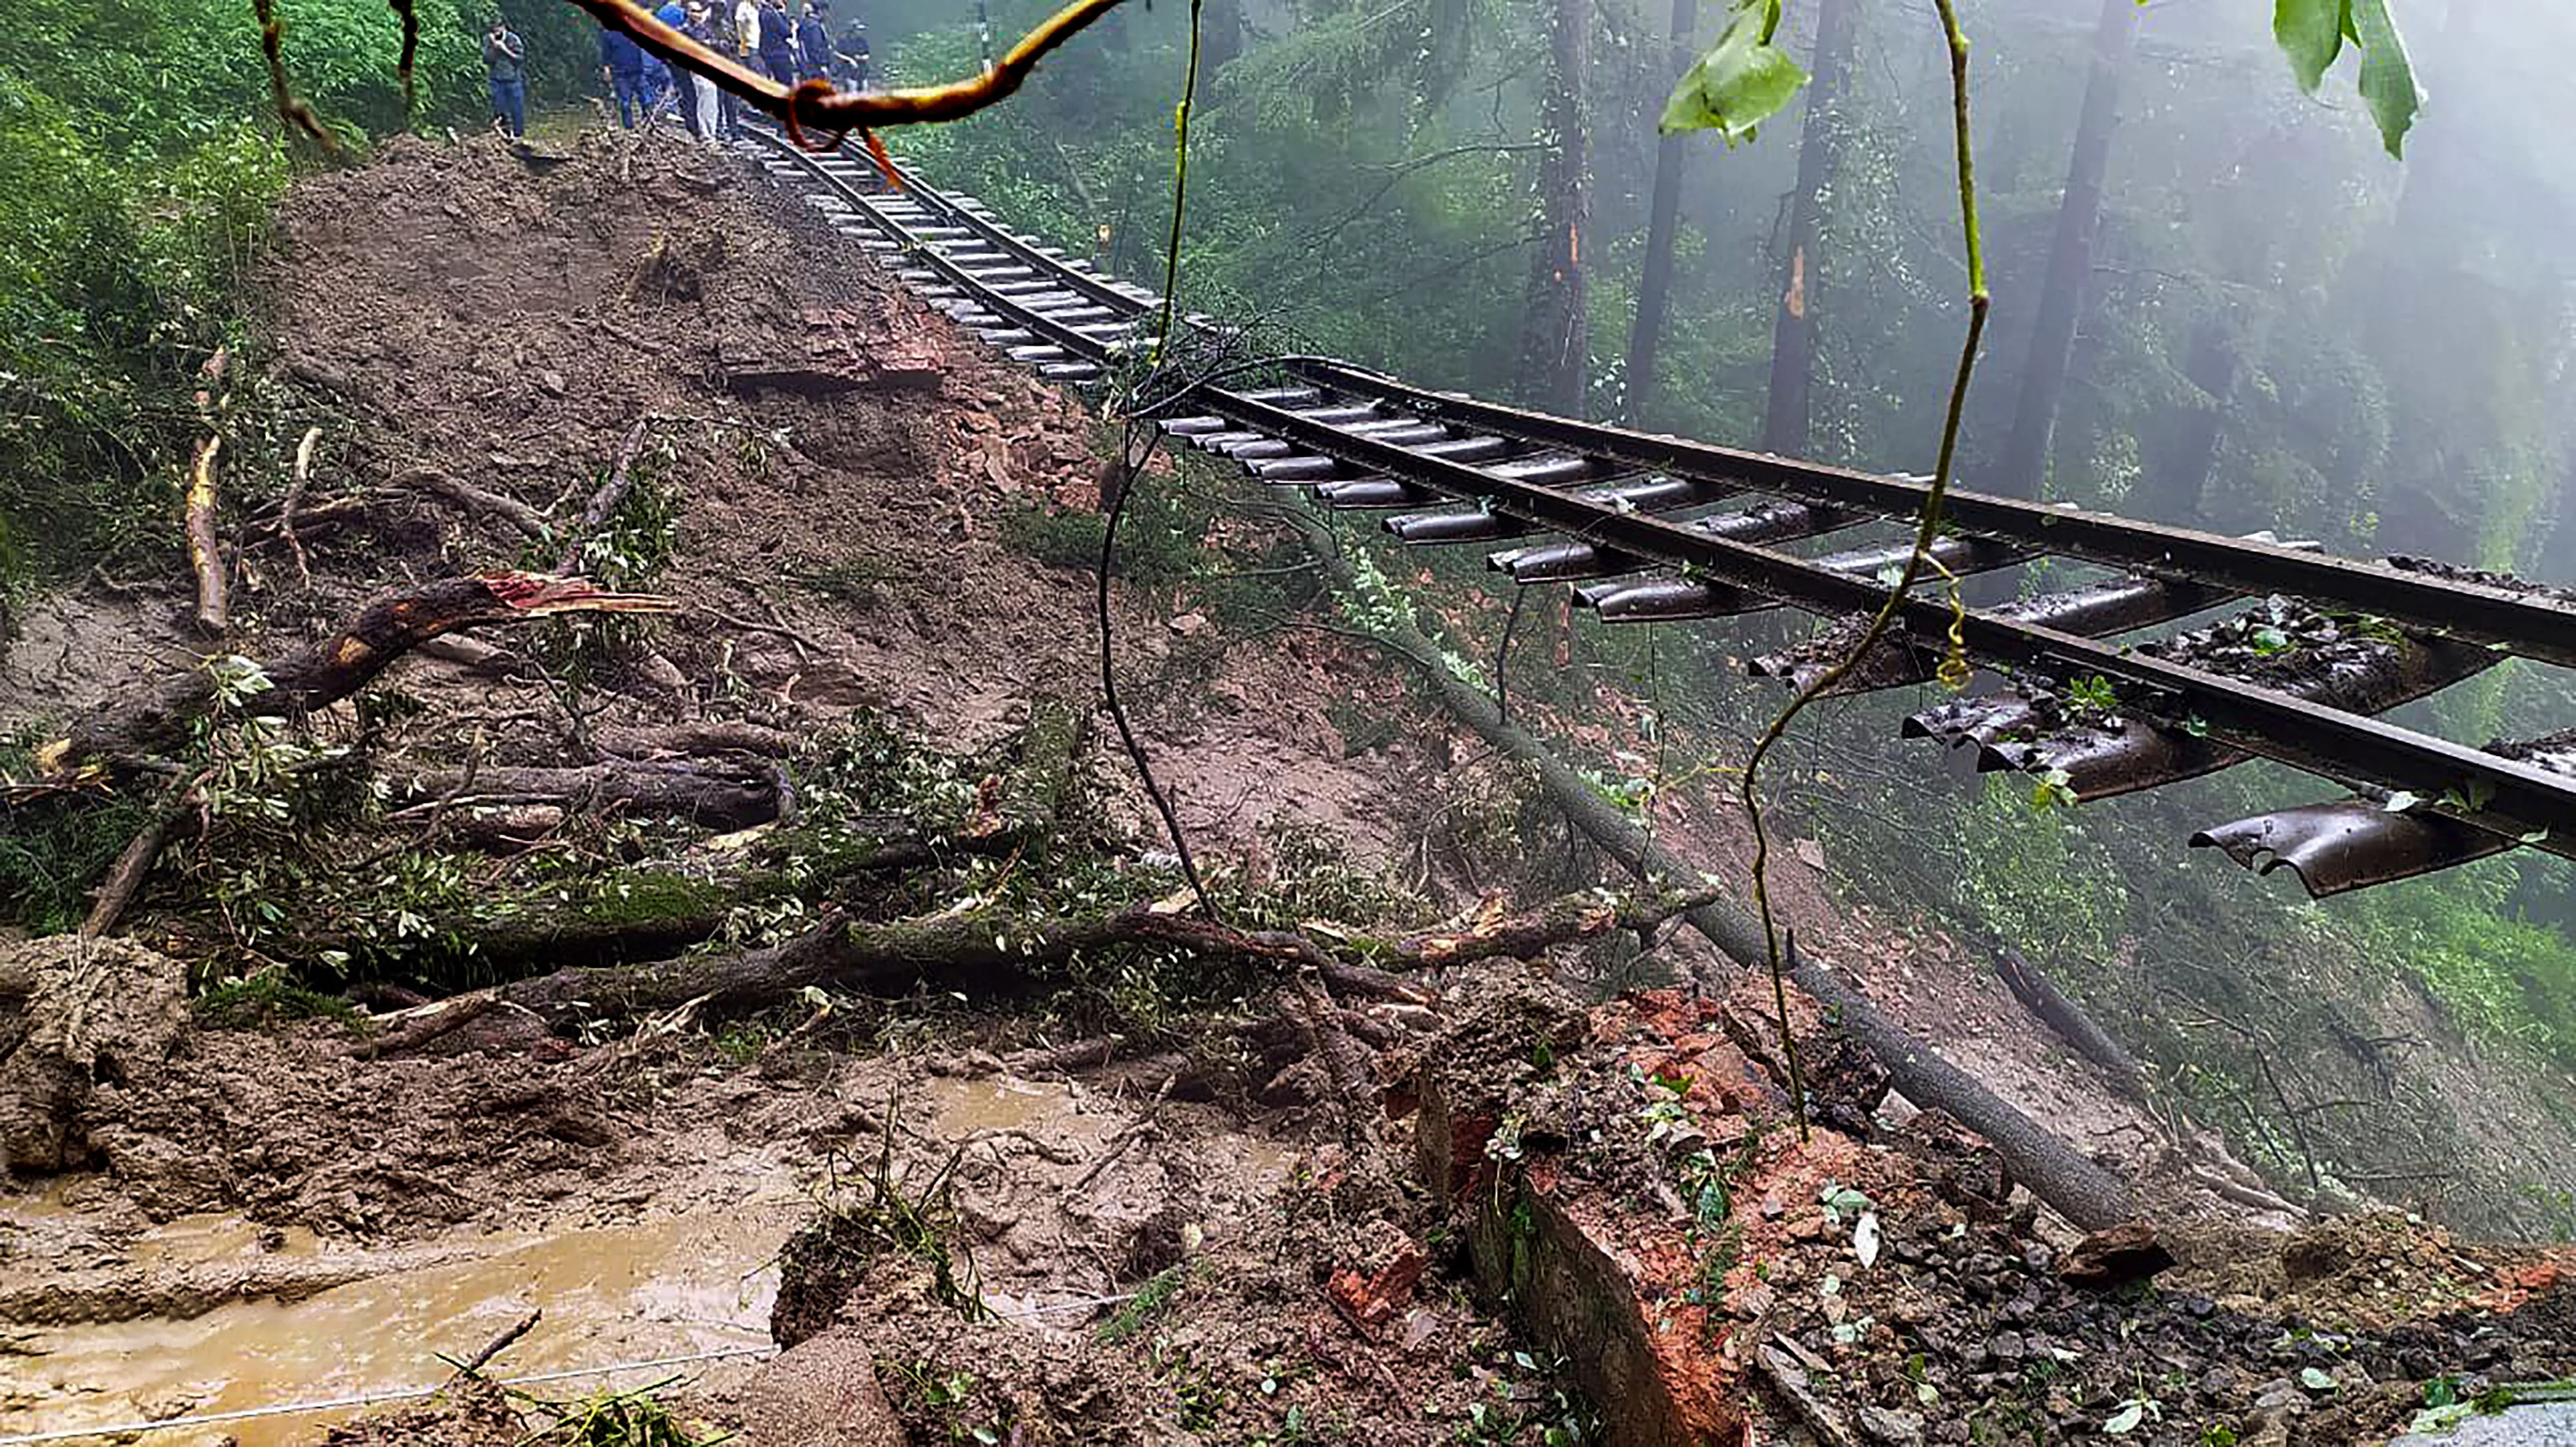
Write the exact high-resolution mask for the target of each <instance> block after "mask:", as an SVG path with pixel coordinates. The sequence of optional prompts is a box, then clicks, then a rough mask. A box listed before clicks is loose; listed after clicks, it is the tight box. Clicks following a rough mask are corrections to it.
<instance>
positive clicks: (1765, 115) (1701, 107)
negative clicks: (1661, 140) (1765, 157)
mask: <svg viewBox="0 0 2576 1447" xmlns="http://www.w3.org/2000/svg"><path fill="white" fill-rule="evenodd" d="M1779 29H1780V0H1737V3H1736V6H1735V13H1734V14H1733V15H1732V16H1731V17H1729V18H1728V20H1727V22H1726V32H1725V34H1723V35H1721V36H1719V37H1718V41H1717V44H1716V45H1715V46H1714V47H1712V48H1711V49H1710V50H1709V52H1708V54H1706V55H1703V56H1701V57H1700V58H1699V61H1698V63H1697V64H1695V65H1693V66H1692V67H1691V68H1690V70H1689V72H1688V73H1686V74H1685V75H1683V76H1682V80H1681V84H1680V85H1679V86H1677V87H1675V88H1674V90H1673V98H1672V99H1671V100H1670V101H1669V102H1667V103H1666V104H1665V106H1664V119H1663V129H1664V130H1665V131H1667V132H1671V131H1715V132H1717V133H1718V134H1719V135H1720V136H1722V137H1724V138H1725V140H1726V143H1727V144H1728V145H1730V146H1732V145H1734V144H1736V143H1737V142H1739V141H1749V140H1752V139H1753V136H1754V131H1755V128H1757V127H1758V126H1760V125H1761V124H1762V122H1764V121H1766V120H1769V119H1770V118H1771V117H1773V116H1775V115H1778V114H1779V113H1780V112H1781V111H1782V110H1783V109H1785V108H1786V107H1787V106H1788V104H1789V102H1790V100H1791V99H1792V98H1793V97H1795V96H1796V95H1797V94H1798V90H1799V88H1800V87H1802V86H1804V85H1805V84H1806V83H1807V72H1806V71H1805V70H1803V69H1801V68H1800V67H1799V65H1798V63H1797V62H1796V61H1794V60H1791V59H1790V58H1789V53H1788V52H1787V51H1785V50H1782V49H1781V48H1780V47H1779V46H1777V45H1774V44H1772V37H1773V36H1774V35H1776V34H1777V33H1778V31H1779Z"/></svg>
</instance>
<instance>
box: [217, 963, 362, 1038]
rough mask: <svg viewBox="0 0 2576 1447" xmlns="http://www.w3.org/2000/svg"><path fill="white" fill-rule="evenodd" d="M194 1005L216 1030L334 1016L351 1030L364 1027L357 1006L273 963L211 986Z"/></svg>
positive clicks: (259, 1027) (282, 1023)
mask: <svg viewBox="0 0 2576 1447" xmlns="http://www.w3.org/2000/svg"><path fill="white" fill-rule="evenodd" d="M196 1009H197V1018H198V1019H199V1020H201V1021H203V1022H205V1023H206V1024H208V1025H211V1026H213V1027H215V1028H216V1029H218V1030H259V1029H266V1028H268V1027H271V1026H275V1025H284V1024H292V1023H294V1022H295V1021H299V1020H337V1021H339V1022H340V1023H341V1024H343V1025H347V1026H349V1027H350V1028H351V1029H353V1030H354V1029H362V1028H364V1021H365V1017H364V1016H362V1015H361V1014H359V1012H358V1007H357V1006H355V1005H352V1004H350V1003H349V1002H348V1001H346V1000H344V999H341V998H340V997H339V996H337V995H325V994H323V993H322V992H321V991H319V990H308V989H306V988H305V987H303V986H302V985H299V984H297V983H295V981H294V979H293V977H291V976H289V975H288V974H287V973H286V971H285V970H283V969H280V968H277V967H275V966H271V967H270V968H268V969H265V970H260V971H257V972H255V973H253V974H250V975H245V976H243V977H242V978H240V979H238V980H226V981H224V982H223V983H221V984H219V985H216V986H214V987H213V988H211V989H209V990H207V991H206V992H205V993H204V994H203V995H200V996H198V997H197V1006H196Z"/></svg>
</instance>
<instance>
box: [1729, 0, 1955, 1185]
mask: <svg viewBox="0 0 2576 1447" xmlns="http://www.w3.org/2000/svg"><path fill="white" fill-rule="evenodd" d="M1933 3H1934V5H1935V7H1936V8H1937V9H1938V10H1939V11H1940V14H1941V29H1942V35H1943V39H1944V40H1945V41H1947V43H1948V45H1949V48H1950V102H1951V121H1952V128H1953V130H1954V131H1955V141H1956V145H1957V149H1958V158H1959V225H1960V230H1961V232H1962V233H1963V234H1964V236H1965V237H1966V246H1967V259H1968V336H1967V341H1966V342H1965V343H1964V344H1963V345H1962V346H1961V347H1960V349H1959V369H1958V372H1957V375H1956V376H1954V377H1953V378H1952V380H1951V383H1950V407H1949V412H1948V414H1947V415H1946V416H1945V417H1944V418H1943V420H1942V423H1941V454H1940V460H1939V462H1938V463H1937V464H1936V465H1935V466H1934V468H1933V472H1932V487H1931V490H1930V491H1929V492H1927V493H1926V494H1925V495H1924V498H1923V513H1922V516H1921V517H1920V518H1919V519H1918V520H1917V522H1916V524H1915V529H1914V551H1913V552H1912V553H1911V554H1909V555H1908V556H1907V557H1906V559H1905V569H1904V571H1903V572H1902V573H1901V574H1900V575H1899V576H1898V577H1897V580H1896V583H1895V586H1893V587H1891V588H1889V589H1888V592H1887V601H1886V602H1885V603H1882V604H1880V605H1879V610H1878V614H1877V616H1876V617H1874V618H1872V619H1870V623H1869V628H1868V629H1867V631H1865V632H1863V633H1862V634H1861V636H1860V638H1859V640H1858V641H1856V642H1855V643H1853V645H1852V647H1851V651H1850V652H1849V653H1847V654H1845V655H1844V656H1843V659H1842V661H1841V662H1839V663H1837V664H1835V665H1834V666H1833V667H1832V668H1829V669H1827V670H1825V672H1823V673H1821V674H1819V675H1817V677H1816V678H1815V679H1814V680H1813V681H1811V682H1810V683H1808V685H1807V686H1806V687H1805V688H1802V689H1800V690H1799V691H1798V693H1797V696H1796V697H1794V698H1792V699H1790V700H1789V706H1788V707H1787V708H1784V709H1782V710H1781V711H1780V716H1779V717H1778V718H1775V719H1773V720H1772V721H1771V727H1770V728H1768V729H1766V730H1764V731H1763V734H1762V737H1761V739H1760V740H1759V741H1758V742H1756V743H1755V744H1754V746H1753V753H1752V756H1751V757H1749V758H1747V759H1746V760H1745V763H1744V778H1743V787H1742V797H1743V800H1744V809H1745V812H1746V813H1747V814H1748V815H1750V816H1751V817H1752V820H1753V903H1754V906H1755V907H1756V908H1757V909H1758V910H1759V911H1760V913H1761V916H1762V934H1763V943H1764V947H1765V948H1766V949H1767V950H1768V951H1769V954H1770V962H1771V1002H1772V1007H1773V1009H1774V1010H1775V1011H1776V1012H1777V1014H1778V1017H1779V1019H1778V1024H1779V1028H1780V1047H1781V1054H1782V1057H1783V1059H1784V1060H1785V1061H1786V1062H1787V1064H1788V1067H1789V1101H1790V1107H1791V1109H1792V1111H1793V1112H1794V1113H1795V1114H1796V1116H1797V1121H1798V1138H1799V1139H1800V1140H1802V1141H1803V1140H1805V1139H1806V1138H1807V1089H1806V1079H1805V1076H1804V1075H1803V1074H1802V1073H1801V1070H1800V1066H1799V1062H1798V1046H1797V1042H1796V1040H1795V1039H1794V1038H1793V1036H1792V1035H1791V1033H1790V1029H1789V986H1788V977H1787V972H1786V970H1785V969H1784V967H1783V964H1782V960H1781V956H1780V927H1779V923H1778V921H1777V920H1775V919H1774V918H1773V917H1772V913H1771V891H1770V887H1769V869H1770V863H1771V835H1770V831H1769V829H1768V827H1767V826H1766V822H1765V820H1764V819H1763V816H1762V799H1761V795H1760V793H1759V791H1758V788H1757V784H1758V782H1759V774H1760V771H1761V768H1762V761H1763V760H1764V759H1765V758H1767V757H1769V755H1770V753H1771V749H1772V746H1773V745H1775V744H1777V743H1779V742H1780V739H1781V736H1782V735H1784V734H1786V733H1787V732H1788V729H1789V725H1790V723H1791V722H1793V721H1794V720H1795V719H1796V718H1797V717H1798V715H1799V714H1801V713H1803V712H1805V711H1806V708H1807V705H1809V704H1811V703H1813V702H1815V701H1816V699H1817V698H1819V697H1820V696H1822V695H1823V694H1825V693H1827V692H1829V691H1831V690H1832V689H1833V688H1834V687H1836V686H1837V685H1839V684H1840V683H1841V682H1842V681H1843V679H1844V678H1845V677H1847V676H1848V675H1849V674H1850V673H1851V671H1852V670H1853V669H1854V668H1855V667H1858V666H1859V664H1860V661H1861V659H1863V658H1865V657H1867V656H1868V654H1869V651H1870V650H1871V649H1872V648H1874V647H1876V646H1877V645H1878V641H1879V639H1881V638H1883V637H1885V636H1886V634H1887V630H1888V627H1889V626H1890V625H1891V624H1893V623H1894V622H1895V621H1896V610H1897V609H1898V608H1899V607H1901V606H1903V604H1904V601H1905V597H1906V594H1908V593H1909V592H1911V591H1913V588H1914V585H1915V583H1916V582H1917V581H1918V580H1919V579H1920V578H1921V577H1922V576H1923V571H1924V568H1925V566H1926V564H1927V563H1928V562H1929V561H1930V559H1931V551H1932V541H1933V539H1934V538H1935V537H1936V536H1938V535H1939V533H1940V530H1941V502H1942V499H1943V498H1944V497H1946V496H1947V495H1948V494H1949V490H1950V476H1951V472H1952V468H1953V464H1954V463H1955V462H1956V460H1957V455H1958V447H1959V423H1960V418H1961V417H1962V416H1963V415H1964V414H1965V412H1966V410H1967V405H1968V383H1969V380H1970V379H1971V378H1972V377H1974V376H1975V374H1976V369H1977V346H1978V343H1979V342H1980V341H1982V340H1983V339H1984V337H1985V332H1986V311H1987V308H1988V306H1989V298H1988V296H1987V294H1986V260H1985V246H1984V242H1983V239H1982V236H1981V233H1980V232H1979V230H1978V227H1977V173H1976V163H1975V161H1974V159H1973V157H1972V156H1971V155H1970V148H1969V142H1968V36H1967V32H1966V31H1965V30H1963V29H1961V28H1960V25H1959V11H1958V4H1957V0H1933ZM1957 590H1958V584H1957V582H1956V581H1955V580H1954V581H1953V582H1952V583H1951V591H1952V595H1953V598H1952V605H1953V607H1954V608H1955V607H1956V606H1957V598H1956V594H1957Z"/></svg>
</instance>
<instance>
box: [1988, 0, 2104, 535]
mask: <svg viewBox="0 0 2576 1447" xmlns="http://www.w3.org/2000/svg"><path fill="white" fill-rule="evenodd" d="M2137 37H2138V3H2137V0H2102V19H2101V23H2100V24H2098V25H2096V26H2095V27H2094V30H2093V68H2092V73H2091V74H2090V75H2089V76H2088V77H2087V78H2086V80H2085V82H2084V113H2083V116H2082V118H2081V119H2080V120H2078V121H2077V122H2076V127H2075V154H2074V156H2073V158H2072V159H2070V160H2069V161H2068V162H2067V166H2066V192H2065V195H2064V196H2063V197H2062V198H2061V199H2060V200H2059V202H2058V206H2057V234H2056V238H2055V239H2054V240H2053V241H2052V242H2051V243H2050V246H2049V251H2048V277H2047V280H2045V281H2044V282H2042V283H2041V285H2040V293H2039V310H2038V312H2037V314H2036V315H2035V316H2034V318H2033V319H2032V322H2031V332H2030V353H2029V356H2028V357H2027V359H2026V360H2024V361H2023V363H2022V369H2021V398H2020V402H2019V405H2018V407H2017V408H2016V409H2015V411H2014V414H2013V429H2012V436H2011V438H2010V440H2008V441H2007V442H2006V443H2005V444H2004V454H2003V459H2002V463H2001V466H2000V467H1998V468H1997V470H1996V474H1995V478H1994V488H1995V490H1996V491H1998V492H2001V493H2004V494H2006V495H2007V496H2012V497H2037V496H2039V491H2040V485H2041V483H2042V482H2043V481H2045V480H2046V478H2047V476H2048V453H2049V443H2050V440H2051V438H2052V437H2054V436H2055V434H2056V431H2057V409H2058V405H2059V403H2061V402H2062V401H2064V399H2065V396H2066V371H2067V362H2068V360H2069V359H2070V358H2071V357H2072V356H2073V355H2074V351H2075V324H2076V320H2077V318H2078V317H2080V316H2081V315H2082V314H2083V310H2084V292H2085V286H2086V283H2087V282H2088V281H2089V280H2090V279H2091V277H2092V272H2093V238H2094V236H2095V235H2096V234H2097V233H2098V232H2099V231H2100V230H2101V224H2102V178H2103V174H2104V172H2106V171H2107V170H2108V169H2109V168H2110V163H2111V134H2112V132H2113V131H2115V130H2117V129H2118V128H2119V124H2120V83H2121V80H2122V78H2123V76H2124V75H2125V73H2126V72H2127V70H2128V68H2129V55H2130V52H2131V51H2133V50H2134V49H2135V48H2136V45H2137Z"/></svg>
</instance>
